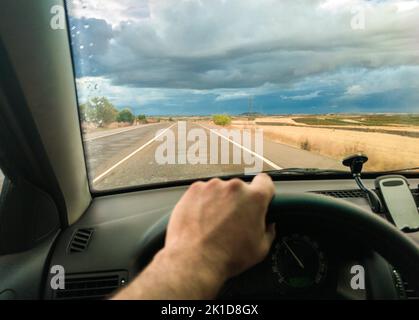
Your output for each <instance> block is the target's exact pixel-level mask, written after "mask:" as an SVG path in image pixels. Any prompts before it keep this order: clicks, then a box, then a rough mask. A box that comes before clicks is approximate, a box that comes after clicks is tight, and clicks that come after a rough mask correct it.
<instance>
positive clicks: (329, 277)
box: [44, 179, 419, 299]
mask: <svg viewBox="0 0 419 320" xmlns="http://www.w3.org/2000/svg"><path fill="white" fill-rule="evenodd" d="M364 182H365V184H366V185H367V186H368V187H369V188H372V189H373V188H374V181H373V180H365V181H364ZM409 183H410V186H411V189H412V193H413V195H414V196H415V197H416V200H418V198H419V195H418V190H417V189H416V188H417V185H418V183H419V179H410V180H409ZM275 185H276V188H277V192H278V193H288V192H292V193H295V192H299V193H301V192H312V193H320V194H323V195H327V196H331V197H335V198H341V199H344V200H345V201H349V202H351V203H353V204H356V205H358V206H360V207H362V208H364V209H368V210H369V204H368V201H367V199H366V198H365V196H364V195H363V193H362V192H360V190H359V189H358V188H357V186H356V185H355V183H354V181H352V180H307V181H301V180H299V181H276V182H275ZM186 188H187V187H186V186H182V187H173V188H166V189H154V190H147V191H138V192H132V193H126V194H118V195H108V196H103V197H97V198H95V199H94V200H93V202H92V204H91V206H90V207H89V209H88V210H87V212H86V213H85V214H84V215H83V216H82V218H81V219H80V220H79V221H78V222H77V223H75V224H74V225H73V226H71V227H70V228H68V229H67V230H65V231H64V232H63V233H61V234H60V236H59V238H58V239H57V241H56V245H55V248H54V250H53V253H52V256H51V258H50V262H49V264H50V267H51V266H53V265H61V266H63V267H64V269H65V272H66V289H65V290H58V291H56V290H51V289H50V286H48V285H46V286H45V289H44V298H46V299H81V298H89V299H91V298H93V299H96V298H103V297H106V296H107V295H109V294H110V293H112V292H113V291H114V290H117V289H118V288H119V287H121V286H123V285H125V284H126V283H127V282H128V281H129V280H130V279H132V278H133V277H135V275H136V274H137V273H138V272H139V270H138V267H137V266H138V261H136V259H137V256H138V247H139V244H140V241H141V239H142V237H143V235H144V234H145V232H146V231H147V230H148V229H149V227H151V226H152V225H153V224H154V223H155V222H156V221H158V220H159V219H160V218H161V217H163V216H164V215H165V214H167V213H169V212H170V211H171V209H172V208H173V206H174V205H175V204H176V202H177V200H178V199H179V198H180V197H181V195H182V194H183V193H184V191H185V190H186ZM371 214H375V213H373V212H372V211H371ZM382 217H383V218H385V214H382ZM313 230H315V231H313ZM409 236H410V237H411V238H412V239H414V240H415V241H416V242H417V243H419V232H416V233H410V234H409ZM301 255H302V256H303V257H304V265H303V266H302V265H301V261H300V262H299V261H298V259H295V256H301ZM360 265H361V266H366V268H365V269H366V270H365V272H366V273H367V274H368V272H374V273H375V274H377V273H383V277H387V279H388V278H389V277H391V279H392V283H391V287H392V289H390V290H393V291H394V294H395V295H397V296H399V297H402V298H403V297H405V298H416V297H417V296H418V293H417V292H416V291H415V290H414V289H411V287H412V285H411V284H408V283H404V281H403V278H402V276H401V275H400V274H399V273H398V271H397V270H394V269H393V268H391V266H390V265H388V264H387V263H386V262H385V261H384V259H382V258H381V257H380V256H378V255H377V254H375V253H374V252H371V251H370V250H369V248H368V244H365V243H360V242H359V241H358V239H356V238H351V236H350V235H344V234H342V233H341V231H340V230H333V229H331V228H328V227H322V226H321V225H319V226H318V227H316V228H312V226H309V225H308V224H307V223H305V222H304V221H298V222H294V223H292V224H278V225H277V239H276V241H275V243H274V245H273V246H272V248H271V251H270V253H269V255H268V257H267V258H266V259H265V260H264V261H263V262H262V263H260V264H258V265H257V266H255V267H253V268H252V269H250V270H248V271H247V272H245V273H243V274H242V275H240V276H238V277H236V278H233V279H231V280H230V281H229V282H227V283H226V285H225V286H224V288H223V290H222V291H221V292H220V298H229V299H230V298H246V297H257V298H266V299H278V298H300V297H303V298H315V299H322V298H324V299H330V298H333V299H336V298H337V299H365V298H367V293H366V291H365V290H356V291H354V290H351V288H350V286H351V280H350V278H351V276H352V274H353V273H354V269H353V268H354V267H355V268H356V266H360ZM51 276H52V275H51V274H48V275H47V277H46V283H49V281H50V279H51ZM367 278H368V277H367ZM372 285H376V284H372ZM378 285H384V286H385V285H386V284H385V283H384V284H378ZM262 289H263V290H262ZM387 290H389V289H387ZM262 292H263V296H261V293H262Z"/></svg>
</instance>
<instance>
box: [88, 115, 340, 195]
mask: <svg viewBox="0 0 419 320" xmlns="http://www.w3.org/2000/svg"><path fill="white" fill-rule="evenodd" d="M194 129H200V130H194ZM213 129H215V127H214V126H209V125H207V124H204V125H201V124H199V123H193V122H188V123H186V130H185V132H183V131H182V125H181V124H179V123H176V122H167V123H158V124H150V125H146V126H139V127H134V128H127V129H119V130H113V131H107V132H102V133H96V134H91V135H87V136H85V150H86V153H87V160H88V161H87V162H88V168H89V172H90V174H89V175H90V179H91V180H92V181H93V187H94V188H95V189H97V190H103V189H112V188H117V187H126V186H134V185H141V184H150V183H157V182H165V181H171V180H181V179H193V178H200V177H210V176H220V175H228V174H243V173H244V171H245V169H246V168H247V169H248V170H249V171H251V170H250V169H251V168H252V167H253V165H254V159H255V156H256V157H257V159H259V161H260V162H259V163H263V167H262V170H272V169H279V168H289V167H320V168H331V169H332V168H341V165H340V163H339V162H338V161H336V160H334V159H330V158H327V157H324V156H321V155H317V154H314V153H311V152H309V151H305V150H300V149H297V148H293V147H290V146H287V145H283V144H280V143H275V142H272V141H270V140H266V139H265V140H264V141H263V148H264V150H263V154H262V155H258V154H256V155H255V149H254V147H253V146H252V147H251V148H250V149H249V148H246V147H245V146H243V143H241V144H238V143H234V142H232V141H231V139H230V141H229V140H228V137H222V136H219V135H218V136H217V135H215V133H214V131H213ZM159 130H166V131H164V132H163V133H161V138H162V137H163V136H167V135H168V134H170V135H173V137H178V134H179V131H180V132H181V135H182V134H183V133H184V134H185V135H188V134H190V133H191V134H192V133H197V134H204V136H206V137H207V139H206V140H199V141H200V143H196V142H195V141H197V140H192V141H186V143H182V141H180V140H179V139H177V138H176V139H175V141H174V144H173V145H171V146H173V147H174V149H171V150H174V154H175V155H176V158H175V160H176V161H175V163H173V164H160V163H159V162H162V161H161V160H158V159H157V158H156V155H159V154H160V155H163V156H167V155H168V152H167V150H168V149H170V148H168V149H164V148H163V147H164V146H163V143H164V141H166V140H165V139H164V140H162V141H163V142H162V141H158V140H156V139H155V136H156V133H157V132H158V131H159ZM191 130H192V132H191ZM211 135H212V136H213V137H218V144H216V145H215V146H216V147H215V149H217V150H218V158H217V157H216V158H217V160H216V161H215V162H216V163H217V164H210V163H209V162H210V159H211V155H212V156H213V157H214V150H212V149H211V145H210V143H209V141H210V137H211ZM251 140H252V141H254V140H253V136H252V139H251ZM193 146H195V147H197V148H198V147H200V148H201V150H204V151H205V152H204V153H202V154H199V153H198V152H194V151H191V150H192V148H193ZM222 146H224V149H222ZM225 146H228V156H227V157H225V158H224V160H225V161H224V164H220V161H221V153H223V152H224V153H226V148H225ZM205 147H206V148H205ZM163 149H164V150H166V152H162V150H163ZM205 149H206V150H205ZM195 151H196V150H195ZM188 152H189V156H190V155H191V154H192V156H194V155H198V154H199V155H200V157H201V158H200V159H201V163H197V164H191V163H190V161H188V159H189V160H190V159H191V158H189V156H188ZM234 152H237V154H241V156H240V157H239V158H236V159H235V160H236V162H234V157H233V154H234ZM244 155H246V156H248V157H247V161H248V162H246V159H245V158H244ZM249 156H250V158H249ZM159 159H161V157H160V158H159ZM182 159H186V163H182ZM192 159H195V160H196V158H194V157H192ZM249 159H250V160H252V159H253V162H252V161H251V162H249ZM205 161H206V164H205ZM179 162H180V163H179Z"/></svg>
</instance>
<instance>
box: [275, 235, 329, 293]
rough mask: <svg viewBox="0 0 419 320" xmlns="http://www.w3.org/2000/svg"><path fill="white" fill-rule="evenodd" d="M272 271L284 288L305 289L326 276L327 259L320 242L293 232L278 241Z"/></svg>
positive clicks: (316, 283) (317, 283)
mask: <svg viewBox="0 0 419 320" xmlns="http://www.w3.org/2000/svg"><path fill="white" fill-rule="evenodd" d="M272 271H273V273H274V275H275V277H276V279H277V281H278V283H279V284H280V288H281V289H283V290H295V291H304V290H307V289H310V288H312V287H315V286H317V285H319V284H320V283H321V282H322V281H323V280H324V278H325V276H326V272H327V261H326V257H325V255H324V253H323V252H322V251H321V250H320V247H319V245H318V243H317V242H315V241H314V240H312V239H310V238H309V237H307V236H304V235H299V234H292V235H290V236H284V237H282V238H280V239H279V241H277V242H276V243H275V245H274V248H273V253H272Z"/></svg>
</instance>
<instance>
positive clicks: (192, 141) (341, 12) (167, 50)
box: [67, 0, 419, 190]
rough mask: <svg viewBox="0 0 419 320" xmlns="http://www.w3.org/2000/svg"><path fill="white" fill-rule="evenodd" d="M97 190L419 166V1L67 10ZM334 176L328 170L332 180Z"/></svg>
mask: <svg viewBox="0 0 419 320" xmlns="http://www.w3.org/2000/svg"><path fill="white" fill-rule="evenodd" d="M67 11H68V16H69V30H68V31H69V38H70V40H71V46H72V53H73V58H74V66H75V75H76V85H77V91H78V99H79V107H80V119H81V126H82V131H83V138H84V143H85V152H86V159H87V164H88V170H89V177H90V180H91V186H92V188H93V189H95V190H105V189H113V188H120V187H127V186H135V185H143V184H151V183H160V182H167V181H178V180H185V179H195V178H202V177H211V176H224V175H230V174H254V173H256V172H260V171H270V170H278V169H284V168H285V169H286V168H320V169H344V167H342V165H341V159H342V158H343V157H345V156H347V155H350V154H352V153H357V152H363V153H365V154H367V156H368V157H369V161H368V162H367V164H366V166H365V170H366V171H384V170H396V169H403V168H411V167H416V166H418V165H419V148H418V141H419V140H418V139H419V90H418V89H419V50H418V49H419V44H418V37H419V29H418V24H417V22H418V21H419V1H399V0H397V1H391V0H388V1H385V0H383V1H362V0H345V1H338V0H336V1H332V0H307V1H295V0H292V1H291V0H283V1H275V0H258V1H254V0H188V1H186V0H182V1H169V0H167V1H165V0H109V1H97V0H69V1H67ZM331 174H332V173H331Z"/></svg>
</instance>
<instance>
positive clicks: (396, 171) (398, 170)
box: [372, 167, 419, 174]
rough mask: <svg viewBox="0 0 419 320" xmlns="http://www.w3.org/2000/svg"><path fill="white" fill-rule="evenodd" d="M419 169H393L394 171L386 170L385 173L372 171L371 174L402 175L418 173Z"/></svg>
mask: <svg viewBox="0 0 419 320" xmlns="http://www.w3.org/2000/svg"><path fill="white" fill-rule="evenodd" d="M418 170H419V167H412V168H404V169H395V170H386V171H373V172H372V173H378V174H391V173H403V172H405V173H406V172H409V171H418Z"/></svg>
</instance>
